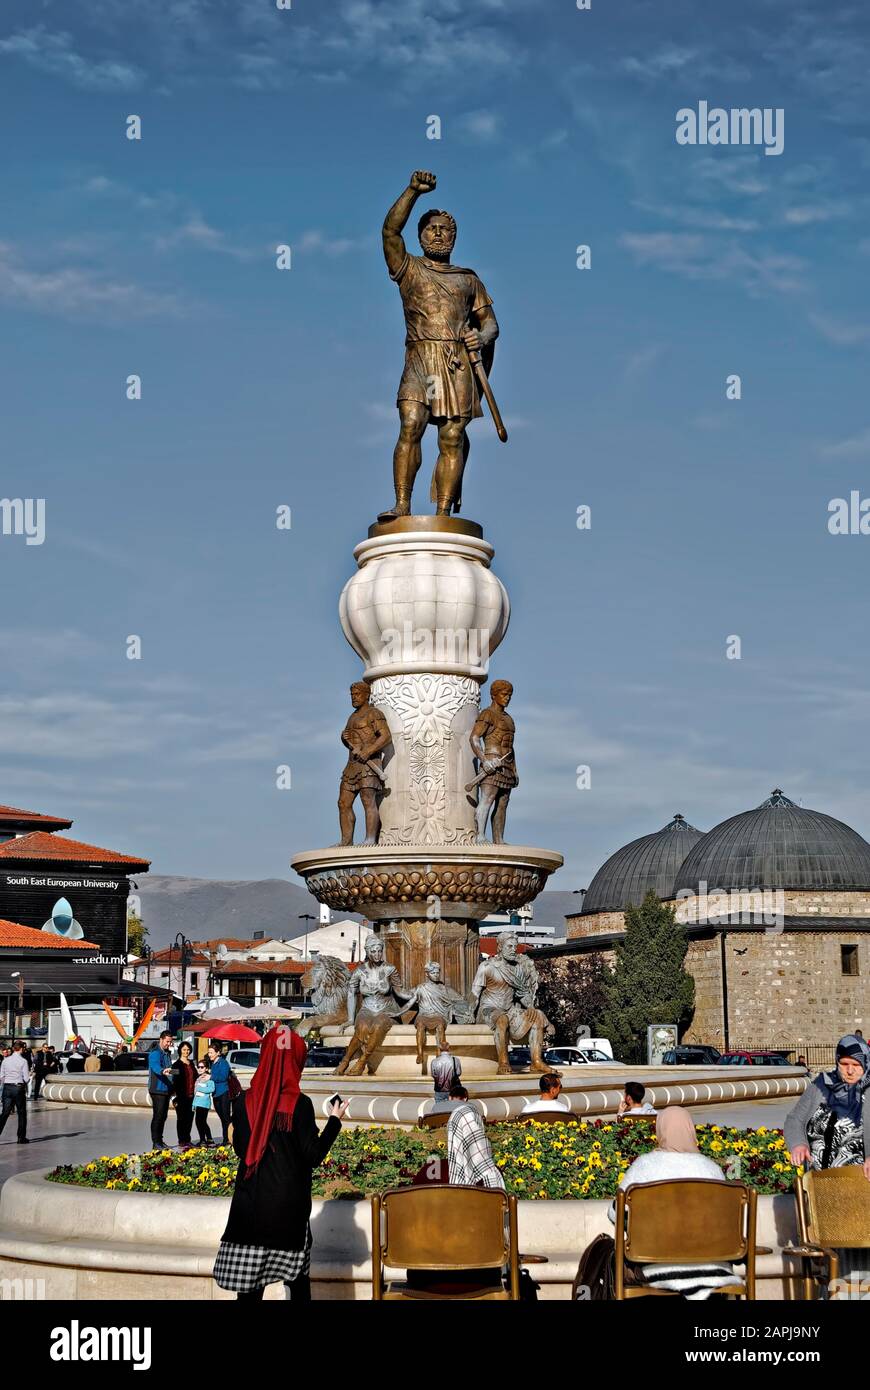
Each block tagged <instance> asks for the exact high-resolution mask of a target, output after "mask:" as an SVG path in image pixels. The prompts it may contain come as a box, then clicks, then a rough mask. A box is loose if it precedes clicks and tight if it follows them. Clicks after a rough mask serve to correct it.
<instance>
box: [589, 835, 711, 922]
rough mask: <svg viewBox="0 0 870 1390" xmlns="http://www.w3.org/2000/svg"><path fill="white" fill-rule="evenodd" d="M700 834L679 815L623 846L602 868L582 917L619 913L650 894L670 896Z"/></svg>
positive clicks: (597, 875) (590, 890)
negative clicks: (594, 914)
mask: <svg viewBox="0 0 870 1390" xmlns="http://www.w3.org/2000/svg"><path fill="white" fill-rule="evenodd" d="M703 838H704V832H703V830H696V828H695V826H694V825H689V823H688V821H687V820H686V819H685V817H683V816H681V815H680V814H679V812H678V813H677V815H675V816H674V818H673V820H671V821H669V822H668V824H667V825H665V826H662V828H661V830H656V831H655V833H654V834H652V835H641V837H640V839H639V840H632V841H631V842H630V843H629V844H627V845H623V847H622V849H618V850H617V851H616V853H615V854H612V855H611V856H610V858H609V859H608V860H607V861H606V862H605V863H604V864H602V866H601V868H600V869H599V870H598V873H597V874H596V875H595V877H594V878H593V880H592V882H591V883H590V885H589V887H588V889H587V890H586V896H585V897H584V899H583V915H584V916H585V915H586V914H587V913H590V912H623V911H624V910H625V908H627V907H629V906H630V905H631V904H632V903H634V904H635V905H637V904H640V903H642V902H643V900H644V898H645V897H646V895H647V893H648V892H649V891H650V889H652V891H653V892H654V893H655V894H656V896H657V897H659V898H672V897H673V896H674V880H675V878H676V875H677V870H678V869H679V868H680V865H681V864H682V862H683V860H684V859H685V857H686V855H687V854H688V853H689V851H690V850H691V849H692V846H693V845H695V844H696V843H697V842H698V841H699V840H701V839H703Z"/></svg>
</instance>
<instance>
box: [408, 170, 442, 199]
mask: <svg viewBox="0 0 870 1390" xmlns="http://www.w3.org/2000/svg"><path fill="white" fill-rule="evenodd" d="M436 183H437V179H436V178H435V175H434V174H430V173H429V170H428V169H415V170H414V173H413V174H412V175H411V184H410V186H411V188H412V189H413V191H414V192H415V193H431V192H432V190H433V189H434V187H435V185H436Z"/></svg>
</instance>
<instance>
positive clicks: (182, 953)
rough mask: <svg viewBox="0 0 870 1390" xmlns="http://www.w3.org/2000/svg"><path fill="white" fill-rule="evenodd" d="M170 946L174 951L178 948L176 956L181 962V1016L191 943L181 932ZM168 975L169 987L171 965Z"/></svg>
mask: <svg viewBox="0 0 870 1390" xmlns="http://www.w3.org/2000/svg"><path fill="white" fill-rule="evenodd" d="M172 945H173V949H174V948H175V947H176V946H177V947H178V955H179V959H180V961H181V1012H182V1014H183V1013H184V1002H185V989H184V986H185V978H186V975H187V965H188V962H189V960H190V957H191V954H192V951H191V943H190V941H188V939H187V937H186V936H185V935H184V933H183V932H178V934H177V935H176V938H175V940H174V941H173V943H172ZM171 959H172V956H171V954H170V961H171ZM169 975H170V985H171V983H172V966H171V965H170V968H169Z"/></svg>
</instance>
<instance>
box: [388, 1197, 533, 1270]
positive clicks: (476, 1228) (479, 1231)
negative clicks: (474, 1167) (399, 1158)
mask: <svg viewBox="0 0 870 1390" xmlns="http://www.w3.org/2000/svg"><path fill="white" fill-rule="evenodd" d="M510 1200H511V1201H513V1202H514V1204H515V1202H516V1199H515V1198H511V1199H510ZM508 1206H509V1199H508V1197H507V1195H506V1193H504V1192H503V1191H502V1190H501V1189H500V1188H481V1187H459V1186H456V1187H436V1186H431V1187H404V1188H394V1189H392V1190H391V1191H389V1192H384V1193H383V1194H382V1195H381V1199H380V1207H381V1211H382V1213H383V1220H382V1224H381V1259H382V1262H383V1263H384V1264H386V1265H392V1266H394V1267H397V1268H402V1269H490V1268H492V1269H500V1268H501V1266H502V1265H503V1264H504V1263H505V1260H506V1258H507V1252H508V1248H509V1245H508V1240H507V1236H506V1231H505V1217H506V1216H507V1215H508Z"/></svg>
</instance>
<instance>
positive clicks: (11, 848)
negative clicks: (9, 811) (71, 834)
mask: <svg viewBox="0 0 870 1390" xmlns="http://www.w3.org/2000/svg"><path fill="white" fill-rule="evenodd" d="M10 859H12V860H15V859H36V860H40V861H42V862H44V863H54V862H56V861H57V860H63V861H64V862H66V863H70V864H85V865H97V864H119V865H120V864H123V865H124V866H125V867H126V868H128V869H130V870H131V872H134V873H136V872H138V873H147V872H148V869H149V868H150V860H148V859H140V858H139V856H138V855H135V854H119V853H118V851H117V850H114V849H101V848H100V846H99V845H87V844H85V842H84V841H83V840H70V839H69V838H68V837H67V836H65V835H54V834H51V833H50V832H48V831H46V830H34V831H32V832H31V834H29V835H19V836H16V838H15V839H14V840H4V841H3V843H2V844H0V860H10Z"/></svg>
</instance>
